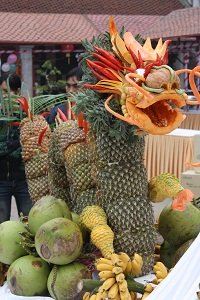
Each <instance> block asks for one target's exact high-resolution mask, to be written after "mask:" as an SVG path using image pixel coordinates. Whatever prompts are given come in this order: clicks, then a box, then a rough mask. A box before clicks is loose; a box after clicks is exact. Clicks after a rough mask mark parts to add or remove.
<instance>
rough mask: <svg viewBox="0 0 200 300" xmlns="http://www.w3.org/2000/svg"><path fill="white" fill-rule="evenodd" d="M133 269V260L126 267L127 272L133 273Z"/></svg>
mask: <svg viewBox="0 0 200 300" xmlns="http://www.w3.org/2000/svg"><path fill="white" fill-rule="evenodd" d="M131 270H132V263H131V260H130V261H129V262H128V263H127V266H126V269H125V271H124V272H125V273H128V274H129V273H131Z"/></svg>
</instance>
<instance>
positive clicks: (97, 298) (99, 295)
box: [96, 292, 103, 300]
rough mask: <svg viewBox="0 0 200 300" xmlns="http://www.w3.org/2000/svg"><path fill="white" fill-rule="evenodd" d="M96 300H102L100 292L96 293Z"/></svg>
mask: <svg viewBox="0 0 200 300" xmlns="http://www.w3.org/2000/svg"><path fill="white" fill-rule="evenodd" d="M96 300H103V298H102V294H101V293H100V292H98V293H97V295H96Z"/></svg>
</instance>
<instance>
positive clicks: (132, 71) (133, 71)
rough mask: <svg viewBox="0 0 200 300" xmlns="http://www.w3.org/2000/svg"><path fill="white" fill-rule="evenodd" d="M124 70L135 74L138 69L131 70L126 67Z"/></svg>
mask: <svg viewBox="0 0 200 300" xmlns="http://www.w3.org/2000/svg"><path fill="white" fill-rule="evenodd" d="M124 69H125V70H127V71H129V72H131V73H135V71H136V69H133V68H129V67H124Z"/></svg>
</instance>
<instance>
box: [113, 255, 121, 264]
mask: <svg viewBox="0 0 200 300" xmlns="http://www.w3.org/2000/svg"><path fill="white" fill-rule="evenodd" d="M111 261H112V263H113V265H114V266H119V265H118V264H119V263H121V260H120V259H119V255H118V254H116V253H112V254H111Z"/></svg>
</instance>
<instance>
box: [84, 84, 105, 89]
mask: <svg viewBox="0 0 200 300" xmlns="http://www.w3.org/2000/svg"><path fill="white" fill-rule="evenodd" d="M82 86H83V87H84V88H87V89H91V90H96V91H98V90H105V88H104V87H102V86H98V85H95V84H90V83H84V84H83V85H82Z"/></svg>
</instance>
